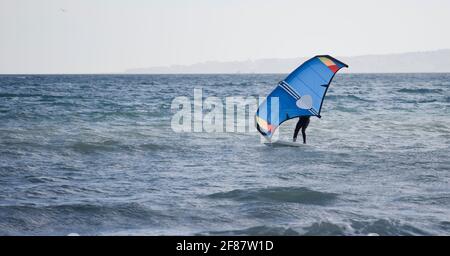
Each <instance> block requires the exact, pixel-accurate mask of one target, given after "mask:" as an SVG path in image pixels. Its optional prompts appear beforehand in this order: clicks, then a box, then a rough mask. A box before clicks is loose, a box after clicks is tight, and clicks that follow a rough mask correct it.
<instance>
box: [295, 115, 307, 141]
mask: <svg viewBox="0 0 450 256" xmlns="http://www.w3.org/2000/svg"><path fill="white" fill-rule="evenodd" d="M309 118H310V116H301V117H300V118H299V119H298V122H297V125H296V126H295V131H294V142H296V141H297V135H298V131H299V130H300V128H302V136H303V144H306V133H305V131H306V128H307V127H308V125H309Z"/></svg>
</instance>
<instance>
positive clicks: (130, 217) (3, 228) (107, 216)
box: [0, 203, 170, 235]
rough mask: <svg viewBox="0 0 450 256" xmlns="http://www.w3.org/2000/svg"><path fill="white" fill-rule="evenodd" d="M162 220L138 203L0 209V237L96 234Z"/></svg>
mask: <svg viewBox="0 0 450 256" xmlns="http://www.w3.org/2000/svg"><path fill="white" fill-rule="evenodd" d="M165 218H169V219H170V217H169V216H166V215H164V214H162V213H160V212H158V211H154V210H151V209H148V208H146V207H144V206H142V205H140V204H138V203H118V204H104V205H102V204H66V205H52V206H14V205H11V206H0V235H45V234H52V235H65V234H69V233H72V232H76V233H78V234H95V233H96V232H97V230H98V228H102V229H116V228H117V229H120V228H123V227H124V226H128V227H140V226H143V225H144V226H153V225H156V224H158V223H159V222H160V221H161V219H165Z"/></svg>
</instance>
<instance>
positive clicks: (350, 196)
mask: <svg viewBox="0 0 450 256" xmlns="http://www.w3.org/2000/svg"><path fill="white" fill-rule="evenodd" d="M283 77H284V75H148V76H147V75H124V76H120V75H92V76H88V75H70V76H67V75H61V76H0V234H1V235H66V234H69V233H78V234H81V235H105V234H144V235H158V234H238V235H298V234H306V235H369V234H374V233H376V234H379V235H424V234H432V235H449V234H450V184H449V181H450V158H449V156H450V90H449V89H450V74H389V75H386V74H383V75H377V74H373V75H363V74H354V75H350V74H344V75H338V76H336V78H335V80H334V82H333V83H332V85H331V88H330V90H329V93H328V95H327V97H326V99H325V102H324V105H323V109H322V119H317V118H313V119H312V120H311V124H310V127H309V128H308V130H307V133H308V143H309V145H308V146H305V147H298V148H292V147H268V146H265V145H263V144H261V143H260V138H259V137H258V136H257V135H256V134H249V133H174V132H173V131H172V130H171V127H170V121H171V118H172V115H173V113H174V112H173V111H171V102H172V99H173V98H174V97H177V96H189V97H192V94H193V89H194V88H195V87H202V88H203V90H204V91H203V92H204V96H205V97H208V96H217V97H220V98H221V99H223V98H224V97H226V96H234V95H240V96H250V95H252V96H256V95H261V96H265V95H266V94H267V93H268V92H270V90H271V89H272V88H273V87H274V85H275V84H276V83H277V82H278V81H279V80H281V79H282V78H283ZM294 125H295V122H294V121H289V122H286V123H285V124H283V127H281V137H283V138H285V139H289V137H290V136H291V133H292V130H293V127H294Z"/></svg>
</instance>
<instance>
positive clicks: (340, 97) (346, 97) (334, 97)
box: [326, 94, 375, 102]
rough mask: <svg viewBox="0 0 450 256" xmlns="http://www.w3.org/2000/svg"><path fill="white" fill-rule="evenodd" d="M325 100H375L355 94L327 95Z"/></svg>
mask: <svg viewBox="0 0 450 256" xmlns="http://www.w3.org/2000/svg"><path fill="white" fill-rule="evenodd" d="M326 99H327V100H351V101H361V102H375V101H374V100H370V99H366V98H361V97H358V96H356V95H351V94H349V95H327V96H326Z"/></svg>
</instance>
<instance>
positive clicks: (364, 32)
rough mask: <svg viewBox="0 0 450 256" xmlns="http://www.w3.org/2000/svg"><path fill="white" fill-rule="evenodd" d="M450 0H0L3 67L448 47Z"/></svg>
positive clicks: (105, 68) (46, 68) (89, 66)
mask: <svg viewBox="0 0 450 256" xmlns="http://www.w3.org/2000/svg"><path fill="white" fill-rule="evenodd" d="M449 24H450V1H448V0H427V1H425V0H378V1H361V0H359V1H358V0H332V1H325V0H321V1H311V0H308V1H299V0H296V1H294V0H293V1H288V0H222V1H219V0H189V1H188V0H153V1H152V0H147V1H144V0H123V1H118V0H103V1H100V0H98V1H96V0H73V1H68V0H53V1H51V0H41V1H40V0H0V73H109V72H122V71H124V70H125V69H128V68H136V67H149V66H160V65H172V64H192V63H197V62H202V61H208V60H218V61H227V60H248V59H259V58H292V57H300V56H312V55H315V54H319V53H321V54H332V55H341V56H342V55H346V56H349V55H350V56H352V55H361V54H376V53H397V52H407V51H420V50H435V49H443V48H450V33H449V32H448V31H449V28H448V26H449Z"/></svg>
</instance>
